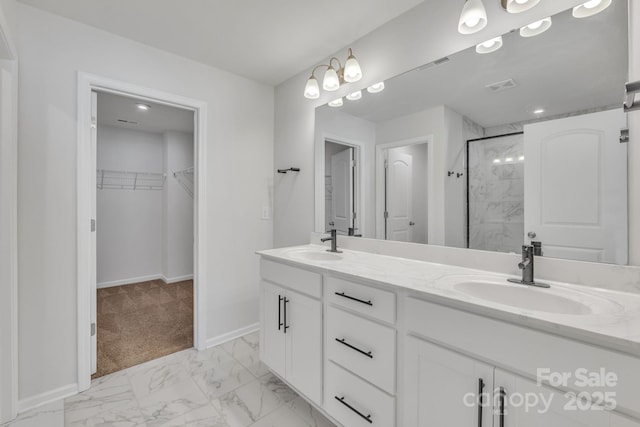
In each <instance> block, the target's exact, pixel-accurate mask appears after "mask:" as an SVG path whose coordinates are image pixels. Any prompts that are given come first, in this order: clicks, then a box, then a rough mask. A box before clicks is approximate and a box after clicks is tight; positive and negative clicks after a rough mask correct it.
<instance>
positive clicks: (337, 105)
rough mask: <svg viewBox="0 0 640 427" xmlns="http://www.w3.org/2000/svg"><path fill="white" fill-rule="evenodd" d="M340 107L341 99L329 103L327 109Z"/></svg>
mask: <svg viewBox="0 0 640 427" xmlns="http://www.w3.org/2000/svg"><path fill="white" fill-rule="evenodd" d="M342 105H343V102H342V98H338V99H334V100H333V101H331V102H329V107H342Z"/></svg>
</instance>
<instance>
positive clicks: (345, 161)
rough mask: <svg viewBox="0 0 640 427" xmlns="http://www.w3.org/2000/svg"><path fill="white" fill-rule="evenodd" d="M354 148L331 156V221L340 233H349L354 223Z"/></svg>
mask: <svg viewBox="0 0 640 427" xmlns="http://www.w3.org/2000/svg"><path fill="white" fill-rule="evenodd" d="M353 174H354V166H353V148H346V149H344V150H343V151H340V152H339V153H336V154H333V155H332V156H331V188H332V195H331V222H332V223H333V225H332V228H335V229H336V230H337V231H338V233H339V234H344V235H347V234H349V228H352V227H354V225H353V183H354V177H353Z"/></svg>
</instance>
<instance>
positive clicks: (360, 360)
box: [259, 245, 640, 427]
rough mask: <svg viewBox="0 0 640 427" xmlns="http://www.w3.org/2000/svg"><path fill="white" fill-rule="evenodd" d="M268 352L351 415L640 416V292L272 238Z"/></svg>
mask: <svg viewBox="0 0 640 427" xmlns="http://www.w3.org/2000/svg"><path fill="white" fill-rule="evenodd" d="M259 254H260V255H261V256H262V258H261V274H262V283H261V313H260V316H261V317H260V320H261V332H260V334H261V335H260V351H261V358H262V361H263V362H264V363H265V364H266V365H267V366H268V367H269V368H270V369H271V370H272V371H273V372H274V373H275V374H277V375H278V376H279V377H280V378H281V379H282V380H283V381H285V382H286V383H287V384H288V385H290V386H291V387H292V388H293V389H295V390H296V391H297V392H298V393H300V394H301V395H302V396H303V397H304V398H305V399H307V400H308V401H309V402H310V403H312V404H313V405H314V406H315V407H316V408H318V409H319V410H320V411H321V412H323V413H324V414H325V415H328V416H329V417H330V418H331V419H333V420H334V421H335V422H337V423H339V425H342V426H345V427H357V426H369V425H372V426H383V427H393V426H397V427H418V426H420V427H424V426H455V427H462V426H470V427H471V426H473V427H478V426H484V427H488V426H496V427H498V426H507V427H513V426H543V425H544V426H549V427H554V426H558V427H568V426H584V427H587V426H588V427H632V426H640V296H639V295H636V294H627V293H622V292H615V291H608V290H604V289H597V288H587V287H584V286H575V285H569V284H562V283H555V282H549V283H550V284H551V288H549V289H538V288H532V287H527V286H523V285H517V284H511V283H508V282H507V278H508V276H506V275H501V274H493V273H488V272H484V271H479V270H472V269H468V268H462V267H457V266H448V265H442V264H434V263H429V262H423V261H416V260H410V259H404V258H396V257H391V256H384V255H377V254H372V253H366V252H359V251H352V250H345V251H344V252H343V253H340V254H335V253H330V252H327V251H326V247H325V246H319V245H306V246H298V247H292V248H282V249H272V250H266V251H261V252H259Z"/></svg>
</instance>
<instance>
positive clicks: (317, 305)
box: [286, 291, 322, 405]
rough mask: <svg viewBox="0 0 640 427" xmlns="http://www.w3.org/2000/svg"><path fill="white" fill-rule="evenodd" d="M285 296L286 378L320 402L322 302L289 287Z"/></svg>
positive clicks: (313, 399)
mask: <svg viewBox="0 0 640 427" xmlns="http://www.w3.org/2000/svg"><path fill="white" fill-rule="evenodd" d="M286 298H287V300H286V316H287V317H286V327H287V331H286V351H287V357H286V364H287V367H286V372H287V374H286V378H287V381H289V382H290V383H291V385H292V386H294V387H295V388H297V389H298V390H299V391H301V392H302V394H304V395H305V396H306V397H307V398H309V399H311V400H312V401H314V402H315V403H317V404H318V405H320V404H322V303H321V302H320V301H318V300H314V299H312V298H309V297H307V296H304V295H302V294H299V293H297V292H292V291H288V292H287V297H286Z"/></svg>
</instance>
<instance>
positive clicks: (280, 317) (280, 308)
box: [278, 295, 284, 330]
mask: <svg viewBox="0 0 640 427" xmlns="http://www.w3.org/2000/svg"><path fill="white" fill-rule="evenodd" d="M283 299H284V298H282V295H278V330H280V328H282V325H284V323H282V300H283Z"/></svg>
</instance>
